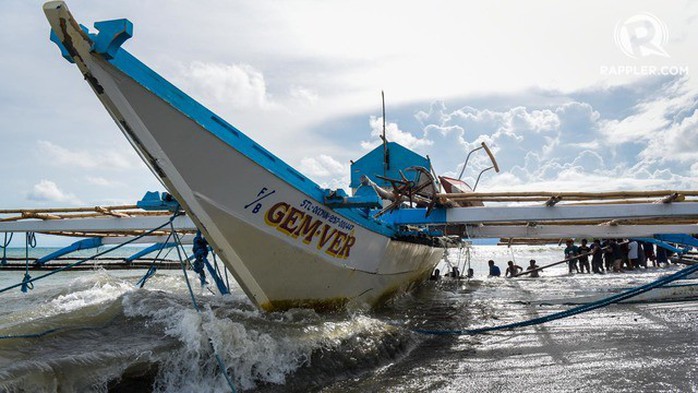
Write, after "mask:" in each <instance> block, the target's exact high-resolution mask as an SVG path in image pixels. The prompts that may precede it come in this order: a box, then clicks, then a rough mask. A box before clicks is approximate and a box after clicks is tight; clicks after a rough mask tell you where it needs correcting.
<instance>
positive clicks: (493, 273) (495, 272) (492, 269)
mask: <svg viewBox="0 0 698 393" xmlns="http://www.w3.org/2000/svg"><path fill="white" fill-rule="evenodd" d="M487 264H489V265H490V277H499V276H501V275H502V271H501V270H499V267H498V266H497V265H495V264H494V261H493V260H491V259H490V260H489V261H487Z"/></svg>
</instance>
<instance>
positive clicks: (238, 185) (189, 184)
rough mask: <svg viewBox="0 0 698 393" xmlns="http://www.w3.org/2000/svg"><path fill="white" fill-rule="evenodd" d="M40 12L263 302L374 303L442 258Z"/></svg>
mask: <svg viewBox="0 0 698 393" xmlns="http://www.w3.org/2000/svg"><path fill="white" fill-rule="evenodd" d="M44 10H45V13H46V14H47V17H48V19H49V22H50V24H51V26H52V28H53V31H54V32H55V33H56V34H57V35H58V38H59V39H60V40H61V42H62V43H63V44H64V45H65V46H67V47H69V49H68V51H69V52H71V55H73V56H72V57H73V60H75V62H76V64H77V65H78V67H79V68H80V70H81V72H82V73H83V74H84V75H85V76H86V80H88V82H90V85H91V87H92V88H93V90H94V91H95V93H96V95H97V97H98V98H99V99H100V101H101V102H102V103H103V104H104V106H105V107H106V109H107V111H108V112H109V114H110V115H111V116H112V118H114V120H115V121H116V123H117V124H118V126H119V127H120V128H121V130H122V131H123V133H124V135H125V136H126V137H127V139H128V140H129V141H130V142H131V144H132V145H133V147H134V148H135V149H136V150H137V151H138V153H139V154H140V156H141V157H142V158H143V160H144V161H145V162H146V164H147V165H148V166H149V167H150V168H151V170H152V171H153V173H154V174H155V175H156V176H157V177H158V178H159V179H160V181H161V182H162V183H163V185H164V186H165V187H166V188H167V189H168V190H169V191H170V192H171V193H172V194H173V195H174V196H175V198H176V199H177V200H178V201H179V202H180V203H181V204H182V206H183V208H184V209H185V210H186V212H187V213H188V215H189V216H190V217H191V218H192V220H193V221H194V222H195V223H196V224H197V227H198V228H199V229H201V231H202V232H203V233H204V235H205V237H206V239H207V240H208V241H209V243H210V244H211V246H212V247H213V249H214V250H215V252H216V254H217V255H219V256H220V258H221V259H222V261H223V263H225V265H226V266H227V268H228V269H229V270H230V271H231V273H232V274H233V275H234V276H235V278H236V280H237V281H238V283H239V284H240V286H241V287H242V288H243V290H244V291H245V293H246V294H247V295H248V296H249V297H250V299H251V300H252V301H253V302H254V303H256V304H257V305H258V306H260V307H261V308H263V309H265V310H281V309H288V308H294V307H311V308H315V309H334V308H338V307H343V306H346V305H348V304H351V305H359V306H361V305H369V306H375V305H378V304H381V303H382V302H383V301H385V300H386V299H388V298H389V297H390V296H391V295H393V294H395V293H399V292H402V291H406V290H409V289H410V288H411V287H412V286H413V285H414V284H417V283H420V282H421V281H423V280H425V279H426V278H427V277H428V276H429V275H430V273H431V271H432V270H433V268H434V266H435V265H436V264H437V263H438V262H439V261H440V260H441V258H442V253H443V251H442V249H439V248H434V247H431V246H427V245H423V244H415V243H410V242H404V241H397V240H394V239H391V238H390V236H388V235H385V234H381V233H377V232H375V231H373V230H370V229H367V228H366V227H365V226H362V225H358V224H357V223H356V222H355V221H353V220H352V219H350V218H347V217H346V216H345V215H343V214H341V213H339V212H337V211H333V210H332V209H330V208H328V207H326V206H324V205H322V204H321V203H319V202H318V201H317V198H314V197H313V196H311V195H308V194H307V193H304V192H302V191H300V190H299V189H298V188H297V187H294V186H293V185H291V184H289V183H288V182H287V181H285V180H283V179H281V178H279V177H278V176H276V175H275V174H274V173H272V172H271V171H270V170H268V169H267V168H265V167H264V166H262V165H259V163H258V162H256V161H255V160H253V159H251V158H250V157H248V156H247V155H246V154H244V153H243V152H240V151H238V150H236V149H235V148H233V147H232V146H230V144H229V143H226V142H225V141H224V140H222V139H221V138H220V137H218V136H217V135H215V134H214V133H212V132H210V131H209V130H208V129H207V128H206V127H204V126H202V125H201V124H199V123H198V122H196V121H194V120H193V119H192V117H191V116H190V115H188V114H187V113H184V112H183V111H181V110H179V109H178V108H175V107H173V106H172V105H170V103H168V102H167V101H166V100H164V99H163V98H162V97H160V96H159V95H157V94H155V93H154V92H153V91H151V90H149V89H148V88H146V87H145V86H143V85H142V84H141V83H139V82H138V81H136V80H134V79H133V78H132V77H131V76H129V75H128V74H126V73H124V72H123V71H122V70H120V69H118V68H117V67H115V66H114V65H113V64H111V63H110V62H109V61H108V60H106V59H105V58H104V57H103V56H102V55H99V54H96V53H93V52H91V47H92V42H91V41H90V40H89V37H88V36H87V35H86V34H85V33H84V32H83V31H81V30H79V28H78V27H77V26H78V25H77V23H76V22H75V21H74V19H73V18H72V16H71V15H70V13H69V11H68V10H67V8H66V6H65V4H63V3H62V2H50V3H47V4H46V5H45V6H44ZM182 94H183V93H182ZM231 131H235V130H231ZM273 158H274V157H270V159H273Z"/></svg>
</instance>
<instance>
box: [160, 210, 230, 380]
mask: <svg viewBox="0 0 698 393" xmlns="http://www.w3.org/2000/svg"><path fill="white" fill-rule="evenodd" d="M170 226H171V227H172V235H173V236H174V239H175V243H176V244H177V245H176V246H175V247H176V248H177V256H178V257H179V265H180V266H181V267H182V272H183V273H184V281H185V282H186V283H187V288H188V289H189V295H190V296H191V302H192V304H194V309H195V310H196V312H197V313H198V314H199V315H201V309H200V308H199V305H198V304H196V298H195V297H194V291H193V290H192V289H191V283H190V282H189V276H188V275H187V268H186V266H185V265H184V259H182V253H184V256H185V257H186V260H189V257H187V252H186V250H185V249H184V246H183V245H182V242H181V240H180V239H179V235H177V232H175V230H174V226H173V225H171V224H170ZM180 248H181V251H180ZM209 344H211V349H213V355H214V356H215V357H216V362H218V367H219V368H220V369H221V372H222V373H223V376H224V377H225V380H226V382H228V387H230V391H231V392H233V393H237V389H236V388H235V384H234V383H233V381H232V380H231V378H230V376H229V375H228V368H227V367H226V365H225V363H223V359H222V358H221V357H220V356H219V355H218V353H217V352H216V348H215V347H214V346H213V341H211V340H210V339H209Z"/></svg>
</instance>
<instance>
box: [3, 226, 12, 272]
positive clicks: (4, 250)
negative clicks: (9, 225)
mask: <svg viewBox="0 0 698 393" xmlns="http://www.w3.org/2000/svg"><path fill="white" fill-rule="evenodd" d="M7 233H8V232H5V239H4V240H3V242H2V245H1V246H0V248H2V260H0V265H7V247H8V246H9V245H10V242H12V236H14V232H9V233H10V238H9V239H8V238H7Z"/></svg>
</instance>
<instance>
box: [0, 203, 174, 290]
mask: <svg viewBox="0 0 698 393" xmlns="http://www.w3.org/2000/svg"><path fill="white" fill-rule="evenodd" d="M178 215H179V213H175V214H174V215H173V216H172V217H170V219H169V220H168V221H167V222H166V223H164V224H162V225H160V226H159V227H157V228H153V229H151V230H149V231H147V232H143V233H142V234H140V235H138V236H136V237H134V238H132V239H129V240H127V241H125V242H123V243H119V244H117V245H116V246H114V247H112V248H109V249H106V250H104V251H102V252H98V253H96V254H95V255H93V256H91V257H88V258H85V259H82V260H80V261H77V262H73V263H71V264H69V265H65V266H63V267H61V268H59V269H56V270H52V271H50V272H48V273H46V274H44V275H41V276H38V277H35V278H32V279H28V280H26V282H25V281H22V282H21V283H19V284H14V285H10V286H8V287H5V288H2V289H0V293H3V292H7V291H9V290H10V289H14V288H17V287H20V286H23V285H24V284H27V285H28V284H30V283H33V282H35V281H39V280H41V279H43V278H46V277H48V276H52V275H54V274H56V273H59V272H62V271H65V270H68V269H72V268H74V267H75V266H78V265H82V264H83V263H85V262H88V261H91V260H93V259H95V258H97V257H101V256H102V255H104V254H108V253H110V252H112V251H115V250H118V249H119V248H121V247H123V246H125V245H128V244H131V243H133V242H135V241H136V240H138V239H141V238H143V237H146V236H150V235H151V234H152V233H153V232H155V231H159V230H160V229H162V228H164V227H166V226H168V225H170V224H171V223H172V221H173V220H174V219H175V217H177V216H178Z"/></svg>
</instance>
